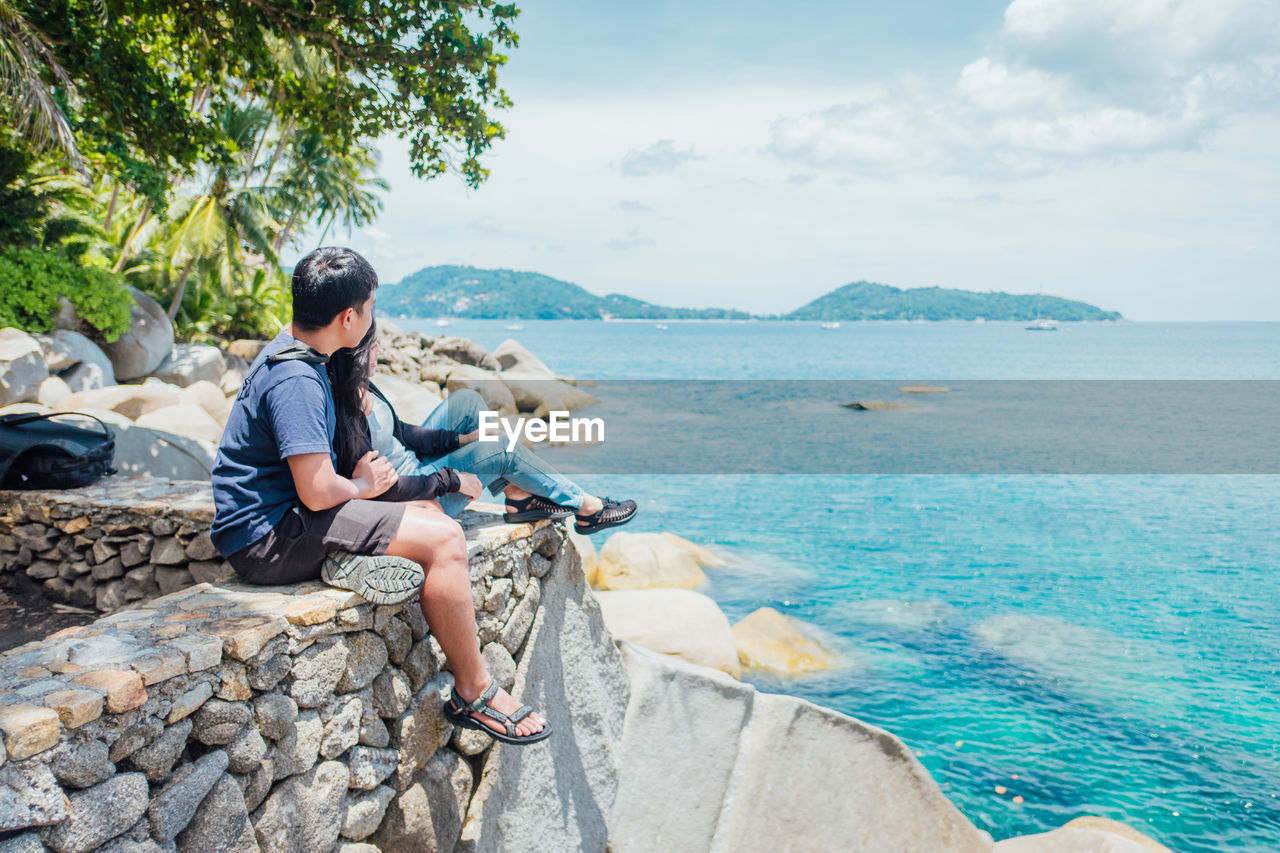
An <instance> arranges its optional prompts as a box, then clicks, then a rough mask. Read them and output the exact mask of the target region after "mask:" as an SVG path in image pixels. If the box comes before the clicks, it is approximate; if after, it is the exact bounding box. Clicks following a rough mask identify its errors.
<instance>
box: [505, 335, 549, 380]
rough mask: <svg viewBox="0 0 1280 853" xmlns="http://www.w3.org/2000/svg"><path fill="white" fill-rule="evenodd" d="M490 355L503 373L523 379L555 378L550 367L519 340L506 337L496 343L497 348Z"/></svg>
mask: <svg viewBox="0 0 1280 853" xmlns="http://www.w3.org/2000/svg"><path fill="white" fill-rule="evenodd" d="M492 355H493V358H494V360H495V361H497V362H498V369H499V370H501V371H502V372H503V373H504V374H508V375H510V376H518V377H522V378H524V379H555V378H556V375H555V373H553V372H552V370H551V368H549V367H547V366H546V365H545V364H543V363H542V359H540V358H538V357H537V356H536V355H534V354H533V353H531V352H529V350H527V349H525V348H524V346H523V345H522V344H521V343H520V342H519V341H516V340H513V339H512V338H507V339H506V340H505V341H503V342H502V343H500V344H498V348H497V349H495V350H494V351H493V353H492Z"/></svg>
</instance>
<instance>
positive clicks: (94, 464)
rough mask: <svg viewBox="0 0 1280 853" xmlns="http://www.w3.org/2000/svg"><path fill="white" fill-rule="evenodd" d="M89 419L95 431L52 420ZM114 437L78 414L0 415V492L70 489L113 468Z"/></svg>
mask: <svg viewBox="0 0 1280 853" xmlns="http://www.w3.org/2000/svg"><path fill="white" fill-rule="evenodd" d="M66 417H75V418H93V420H95V421H97V422H98V427H100V428H101V432H99V430H98V429H93V428H90V427H88V426H85V425H81V424H74V423H59V422H57V421H54V420H53V419H54V418H66ZM115 452H116V439H115V436H114V435H113V434H112V432H111V430H109V429H108V428H107V425H106V424H104V423H103V422H102V421H100V420H98V419H97V418H95V417H93V415H85V414H80V413H79V412H66V413H55V414H49V415H41V414H35V413H30V414H16V415H3V416H0V488H5V489H75V488H78V487H80V486H87V485H89V484H90V483H94V482H96V481H98V480H100V479H101V478H103V477H105V476H107V475H108V474H114V473H115V472H116V469H115V468H113V467H112V466H111V463H112V461H113V459H114V458H115Z"/></svg>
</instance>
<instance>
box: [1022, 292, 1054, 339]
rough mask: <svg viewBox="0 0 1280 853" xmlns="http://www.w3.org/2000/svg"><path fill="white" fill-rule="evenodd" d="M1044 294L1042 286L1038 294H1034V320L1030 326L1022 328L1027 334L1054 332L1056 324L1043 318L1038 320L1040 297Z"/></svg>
mask: <svg viewBox="0 0 1280 853" xmlns="http://www.w3.org/2000/svg"><path fill="white" fill-rule="evenodd" d="M1043 294H1044V285H1041V286H1040V292H1039V293H1037V294H1036V319H1035V320H1034V321H1032V323H1031V325H1030V326H1024V327H1023V328H1025V329H1026V330H1027V331H1028V332H1056V331H1058V324H1057V323H1055V322H1054V321H1052V320H1050V319H1048V318H1045V319H1043V320H1042V319H1040V297H1041V295H1043Z"/></svg>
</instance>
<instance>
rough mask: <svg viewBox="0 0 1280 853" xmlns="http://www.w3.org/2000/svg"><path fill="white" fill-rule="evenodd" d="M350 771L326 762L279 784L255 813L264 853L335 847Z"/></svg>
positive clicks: (301, 852) (311, 852) (311, 851)
mask: <svg viewBox="0 0 1280 853" xmlns="http://www.w3.org/2000/svg"><path fill="white" fill-rule="evenodd" d="M347 775H348V774H347V768H346V767H345V766H344V765H343V764H342V763H341V762H338V761H325V762H323V763H321V764H317V765H316V766H315V767H313V768H311V769H310V770H308V771H307V772H306V773H303V774H302V775H300V776H295V777H293V778H291V779H289V780H288V781H287V782H284V783H283V784H281V785H279V786H278V787H277V788H276V789H275V790H274V791H272V792H271V795H270V796H269V797H267V800H266V802H264V803H263V804H262V806H261V807H260V808H259V809H258V811H257V812H256V813H255V814H254V818H253V828H254V832H255V834H256V835H257V837H258V845H259V847H260V848H261V849H262V850H263V851H264V853H316V851H321V850H329V849H331V848H332V847H333V846H334V842H335V841H336V840H337V838H338V833H339V831H340V830H341V829H342V824H343V822H344V818H345V817H346V806H347V797H346V794H347Z"/></svg>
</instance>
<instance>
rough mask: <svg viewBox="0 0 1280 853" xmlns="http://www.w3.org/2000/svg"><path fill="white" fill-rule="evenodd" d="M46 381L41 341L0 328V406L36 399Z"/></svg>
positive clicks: (46, 370) (22, 332) (16, 331)
mask: <svg viewBox="0 0 1280 853" xmlns="http://www.w3.org/2000/svg"><path fill="white" fill-rule="evenodd" d="M48 378H49V366H48V365H47V364H45V361H44V352H43V350H41V349H40V342H39V341H37V340H36V339H35V338H33V337H32V336H31V335H28V334H27V333H26V332H24V331H21V330H20V329H0V406H7V405H9V404H10V403H22V402H26V401H28V400H34V399H36V395H37V394H38V393H39V392H40V383H41V382H44V381H45V380H46V379H48Z"/></svg>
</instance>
